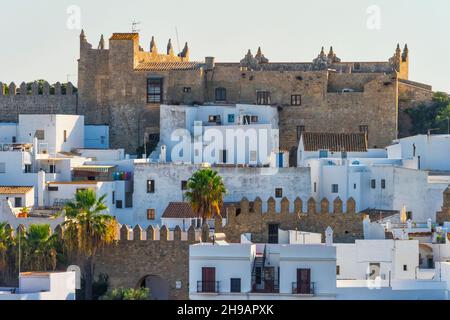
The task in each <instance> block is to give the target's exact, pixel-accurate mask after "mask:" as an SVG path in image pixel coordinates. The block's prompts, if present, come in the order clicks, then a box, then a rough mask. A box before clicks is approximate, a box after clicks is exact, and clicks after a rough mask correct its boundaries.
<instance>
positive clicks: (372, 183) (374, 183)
mask: <svg viewBox="0 0 450 320" xmlns="http://www.w3.org/2000/svg"><path fill="white" fill-rule="evenodd" d="M376 186H377V183H376V181H375V179H372V180H370V187H371V188H372V189H375V188H376Z"/></svg>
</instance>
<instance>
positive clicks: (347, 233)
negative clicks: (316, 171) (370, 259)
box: [215, 198, 364, 243]
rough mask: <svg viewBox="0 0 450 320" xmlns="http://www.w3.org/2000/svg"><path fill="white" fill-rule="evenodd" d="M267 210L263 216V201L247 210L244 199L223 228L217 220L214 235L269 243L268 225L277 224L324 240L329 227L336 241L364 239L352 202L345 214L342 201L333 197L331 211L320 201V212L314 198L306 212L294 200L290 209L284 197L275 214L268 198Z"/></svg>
mask: <svg viewBox="0 0 450 320" xmlns="http://www.w3.org/2000/svg"><path fill="white" fill-rule="evenodd" d="M267 205H268V210H267V212H265V213H263V212H262V210H261V208H262V201H261V199H260V198H256V199H255V201H254V202H253V203H252V208H250V203H249V201H248V200H247V199H246V198H244V199H242V200H241V203H240V213H239V214H238V215H237V214H236V208H234V207H230V208H229V209H228V220H227V224H226V225H225V226H224V227H222V226H221V225H220V223H219V221H216V224H215V225H216V230H215V232H223V233H225V234H226V237H227V241H230V242H240V237H241V234H244V233H251V234H252V242H256V243H266V242H268V225H269V224H278V225H279V228H280V229H282V230H298V231H306V232H316V233H321V234H322V238H323V240H324V239H325V238H324V237H325V229H326V228H327V227H328V226H330V227H331V228H332V229H333V231H334V239H335V242H345V243H346V242H354V240H355V239H362V238H363V237H364V236H363V224H362V221H363V215H360V214H357V213H355V201H354V200H353V199H352V198H350V199H348V201H347V208H348V209H347V212H346V213H343V212H342V200H341V199H339V198H336V199H335V200H334V201H333V204H332V209H331V211H330V203H329V201H328V199H322V201H321V202H320V204H319V205H320V207H319V210H317V203H316V201H315V200H314V199H313V198H310V199H309V200H308V202H307V208H308V209H307V212H303V210H302V207H303V203H302V200H301V199H300V198H297V199H296V200H295V201H294V203H293V206H292V207H290V206H291V204H290V203H289V200H288V199H286V198H284V199H283V200H282V202H281V211H280V212H278V213H277V212H276V211H275V200H274V199H273V198H271V199H269V200H268V202H267Z"/></svg>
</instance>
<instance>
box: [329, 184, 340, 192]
mask: <svg viewBox="0 0 450 320" xmlns="http://www.w3.org/2000/svg"><path fill="white" fill-rule="evenodd" d="M338 190H339V186H338V185H337V184H332V185H331V193H338V192H339V191H338Z"/></svg>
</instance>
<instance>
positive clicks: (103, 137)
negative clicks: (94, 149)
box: [100, 136, 106, 144]
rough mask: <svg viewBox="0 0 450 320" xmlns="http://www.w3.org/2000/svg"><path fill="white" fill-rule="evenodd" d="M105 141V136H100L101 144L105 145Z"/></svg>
mask: <svg viewBox="0 0 450 320" xmlns="http://www.w3.org/2000/svg"><path fill="white" fill-rule="evenodd" d="M105 139H106V137H105V136H100V143H101V144H105Z"/></svg>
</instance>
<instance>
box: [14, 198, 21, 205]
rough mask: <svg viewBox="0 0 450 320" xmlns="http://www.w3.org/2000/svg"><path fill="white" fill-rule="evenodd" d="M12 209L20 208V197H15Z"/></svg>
mask: <svg viewBox="0 0 450 320" xmlns="http://www.w3.org/2000/svg"><path fill="white" fill-rule="evenodd" d="M14 207H15V208H20V207H22V198H21V197H15V198H14Z"/></svg>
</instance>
